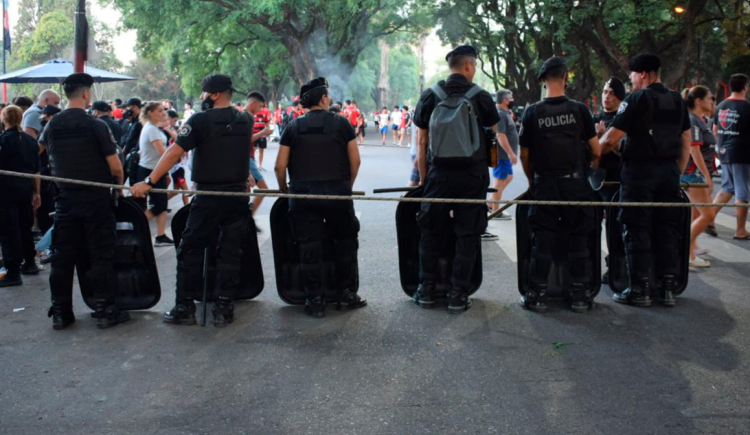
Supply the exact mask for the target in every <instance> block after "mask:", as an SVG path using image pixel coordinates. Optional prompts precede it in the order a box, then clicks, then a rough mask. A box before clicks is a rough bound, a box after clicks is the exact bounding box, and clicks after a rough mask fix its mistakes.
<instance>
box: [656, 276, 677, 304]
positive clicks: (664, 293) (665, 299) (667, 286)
mask: <svg viewBox="0 0 750 435" xmlns="http://www.w3.org/2000/svg"><path fill="white" fill-rule="evenodd" d="M658 286H659V303H661V304H662V305H664V306H665V307H674V306H675V300H674V292H675V290H676V289H677V277H676V276H674V275H664V276H662V277H661V278H660V279H659V281H658Z"/></svg>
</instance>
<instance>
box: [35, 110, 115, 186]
mask: <svg viewBox="0 0 750 435" xmlns="http://www.w3.org/2000/svg"><path fill="white" fill-rule="evenodd" d="M70 115H71V114H66V116H64V117H63V116H61V115H60V114H58V115H55V116H54V117H52V119H51V120H50V121H49V123H48V124H47V130H48V131H47V133H46V135H45V137H46V144H47V151H48V153H49V163H50V167H51V169H52V175H53V176H55V177H61V178H72V179H76V180H83V181H92V182H97V183H111V182H112V172H111V171H110V169H109V164H108V163H107V158H106V157H105V156H104V155H102V152H101V148H100V146H99V141H98V139H97V137H96V131H95V130H94V123H95V122H101V121H96V120H94V119H93V118H91V117H89V116H87V115H85V114H84V113H83V112H81V114H80V116H75V117H74V116H70ZM58 187H59V188H60V189H63V190H80V189H87V188H89V187H86V186H81V185H78V184H68V183H58Z"/></svg>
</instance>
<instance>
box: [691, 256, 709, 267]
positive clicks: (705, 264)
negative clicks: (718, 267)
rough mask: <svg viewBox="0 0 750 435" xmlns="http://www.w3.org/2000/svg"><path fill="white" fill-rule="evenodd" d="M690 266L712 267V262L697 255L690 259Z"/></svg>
mask: <svg viewBox="0 0 750 435" xmlns="http://www.w3.org/2000/svg"><path fill="white" fill-rule="evenodd" d="M690 267H696V268H706V267H711V262H709V261H706V260H704V259H702V258H700V257H695V258H694V259H692V260H690Z"/></svg>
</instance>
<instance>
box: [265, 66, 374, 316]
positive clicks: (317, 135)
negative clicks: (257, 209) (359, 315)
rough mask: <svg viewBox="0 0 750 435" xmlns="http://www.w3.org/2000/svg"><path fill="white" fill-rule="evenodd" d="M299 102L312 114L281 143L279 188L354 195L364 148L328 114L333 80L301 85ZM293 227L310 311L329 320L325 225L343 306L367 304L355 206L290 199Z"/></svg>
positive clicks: (300, 119)
mask: <svg viewBox="0 0 750 435" xmlns="http://www.w3.org/2000/svg"><path fill="white" fill-rule="evenodd" d="M300 104H302V107H304V108H305V109H309V112H308V113H307V114H305V115H304V116H300V117H298V118H296V119H294V120H292V121H291V122H290V123H289V125H288V126H287V128H286V129H285V130H284V132H283V133H282V135H281V140H280V142H279V143H280V146H279V154H278V156H277V158H276V167H275V170H276V179H277V180H278V182H279V189H281V191H282V192H286V191H287V190H289V192H290V193H293V194H309V195H351V194H352V186H353V185H354V181H355V180H356V179H357V173H358V172H359V165H360V157H359V149H358V148H357V141H356V135H355V134H354V129H353V128H352V126H351V125H350V124H349V121H348V120H347V119H346V118H344V117H342V116H338V115H334V114H332V113H331V112H330V111H329V108H330V105H331V97H330V96H329V95H328V81H326V79H325V78H323V77H319V78H317V79H315V80H312V81H310V82H308V83H306V84H305V85H304V86H302V89H301V90H300ZM287 169H288V170H289V180H290V185H289V186H288V187H287V177H286V173H287ZM289 224H290V226H291V228H292V233H293V234H294V237H295V239H296V240H297V243H298V244H299V249H300V266H301V268H302V273H303V275H304V277H305V291H306V295H307V300H306V302H305V312H306V313H307V314H309V315H311V316H312V317H316V318H321V317H324V316H325V291H326V289H325V288H324V287H323V282H322V273H323V240H322V237H323V234H324V226H328V228H330V229H331V231H332V236H333V239H334V247H335V258H336V275H337V277H336V283H337V288H336V291H337V292H338V302H339V307H340V308H348V309H354V308H361V307H364V306H365V305H367V302H366V301H365V300H364V299H361V298H360V297H359V296H358V295H357V283H358V267H357V250H358V248H359V241H358V240H357V234H358V233H359V220H357V217H356V216H355V214H354V203H353V202H352V201H335V200H333V201H332V200H329V201H322V200H305V199H291V200H290V201H289Z"/></svg>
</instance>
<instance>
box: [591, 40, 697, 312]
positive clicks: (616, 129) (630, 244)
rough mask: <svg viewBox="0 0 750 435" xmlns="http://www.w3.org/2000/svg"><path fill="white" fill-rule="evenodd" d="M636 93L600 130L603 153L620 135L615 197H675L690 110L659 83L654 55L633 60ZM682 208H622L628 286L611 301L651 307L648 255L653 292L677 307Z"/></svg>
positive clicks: (685, 157)
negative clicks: (622, 142)
mask: <svg viewBox="0 0 750 435" xmlns="http://www.w3.org/2000/svg"><path fill="white" fill-rule="evenodd" d="M629 67H630V71H631V72H630V81H631V82H632V84H633V90H634V91H635V92H634V93H632V94H630V95H629V96H628V97H627V98H626V99H625V101H623V102H622V104H621V105H620V110H619V111H618V113H617V116H616V117H615V119H614V121H613V122H612V126H611V127H610V128H609V130H607V132H606V133H605V134H604V136H603V137H602V140H601V142H602V153H603V154H606V153H608V152H610V151H612V150H614V149H615V148H616V147H617V145H618V144H619V143H620V140H621V139H622V138H623V136H624V135H625V134H627V139H626V140H625V145H624V146H623V148H622V150H621V152H620V155H621V157H622V162H623V163H622V173H621V177H622V181H621V185H620V202H652V201H655V202H680V174H681V173H682V172H683V171H684V170H685V167H686V166H687V163H688V158H689V156H690V143H691V140H690V131H689V130H690V117H689V115H688V110H687V106H686V105H685V102H684V100H683V99H682V97H681V96H680V94H678V93H677V92H673V91H670V90H669V89H667V88H666V87H665V86H664V85H663V84H661V79H660V73H661V61H660V60H659V58H658V57H657V56H655V55H653V54H639V55H638V56H635V57H634V58H633V59H631V60H630V65H629ZM681 213H682V211H681V210H680V209H678V208H659V209H658V210H655V209H653V208H647V207H620V214H619V221H620V223H622V225H623V228H624V234H623V240H624V241H625V252H626V255H627V265H628V274H629V278H630V287H628V288H627V289H626V290H625V291H623V292H622V293H620V294H615V295H614V300H615V302H619V303H623V304H632V305H636V306H640V307H648V306H651V295H652V291H651V290H652V289H651V285H650V276H651V274H652V270H651V269H652V264H653V260H654V259H656V263H655V270H654V272H655V276H656V279H657V285H658V289H655V290H658V299H659V301H660V302H661V303H662V304H663V305H666V306H674V304H675V301H674V295H673V292H674V290H675V286H676V285H677V278H678V277H677V274H678V273H679V262H680V260H679V257H678V256H677V252H678V248H679V239H680V233H679V229H678V224H679V221H680V214H681Z"/></svg>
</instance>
